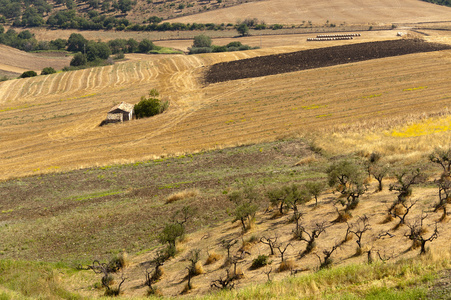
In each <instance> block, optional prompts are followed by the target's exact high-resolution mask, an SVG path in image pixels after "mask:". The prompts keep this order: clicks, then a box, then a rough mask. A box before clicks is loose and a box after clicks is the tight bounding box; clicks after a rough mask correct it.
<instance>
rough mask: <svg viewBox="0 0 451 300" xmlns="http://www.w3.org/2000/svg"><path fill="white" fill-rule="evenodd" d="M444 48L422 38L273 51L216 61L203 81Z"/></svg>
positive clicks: (239, 77) (324, 65)
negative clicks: (274, 52) (240, 58)
mask: <svg viewBox="0 0 451 300" xmlns="http://www.w3.org/2000/svg"><path fill="white" fill-rule="evenodd" d="M446 49H451V46H450V45H443V44H436V43H426V42H423V41H422V40H414V39H404V40H392V41H383V42H372V43H361V44H352V45H343V46H335V47H327V48H320V49H312V50H305V51H299V52H294V53H285V54H274V55H269V56H260V57H255V58H249V59H244V60H237V61H231V62H223V63H219V64H215V65H213V66H212V67H211V68H210V69H209V70H208V72H207V74H206V77H205V81H206V82H207V83H214V82H222V81H228V80H235V79H242V78H253V77H261V76H268V75H274V74H282V73H287V72H295V71H301V70H307V69H315V68H324V67H329V66H335V65H340V64H347V63H353V62H358V61H364V60H370V59H377V58H384V57H389V56H398V55H405V54H411V53H418V52H432V51H440V50H446Z"/></svg>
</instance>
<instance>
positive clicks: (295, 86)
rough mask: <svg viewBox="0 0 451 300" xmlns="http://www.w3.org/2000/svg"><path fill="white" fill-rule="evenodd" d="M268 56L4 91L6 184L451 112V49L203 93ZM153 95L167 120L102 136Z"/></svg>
mask: <svg viewBox="0 0 451 300" xmlns="http://www.w3.org/2000/svg"><path fill="white" fill-rule="evenodd" d="M441 38H442V39H443V37H441ZM314 47H318V44H317V45H316V46H314ZM292 49H293V47H290V50H292ZM273 51H280V49H274V50H273ZM262 53H264V54H268V50H252V51H246V52H234V53H221V54H204V55H194V56H183V55H176V56H172V57H164V58H159V57H156V56H150V57H149V59H146V60H144V59H142V60H139V61H133V62H124V63H118V64H115V65H112V66H107V67H100V68H93V69H86V70H80V71H73V72H65V73H59V74H53V75H50V76H39V77H35V78H28V79H22V80H11V81H7V82H3V83H1V84H0V99H1V102H0V122H1V126H2V131H3V134H2V136H1V140H0V143H1V147H0V149H1V150H0V157H1V159H2V165H1V170H0V171H1V174H2V175H1V178H2V179H6V178H10V177H15V176H23V175H30V174H36V173H46V172H54V171H62V170H68V169H74V168H83V167H87V166H95V165H105V164H114V163H122V162H132V161H137V160H146V159H151V158H156V157H160V156H165V155H175V154H180V153H186V152H193V151H194V152H196V151H202V150H205V149H212V148H222V147H227V146H234V145H240V144H243V143H255V142H259V141H269V140H274V139H275V138H280V137H286V136H293V135H303V134H305V133H311V132H312V130H313V132H315V131H318V130H321V131H328V130H330V129H332V128H338V127H340V126H343V125H349V124H355V123H358V122H361V121H363V120H364V121H365V122H371V121H377V120H381V119H382V120H384V121H383V123H384V124H387V123H390V120H396V119H397V118H400V119H401V120H402V119H403V118H405V116H407V115H413V116H418V115H421V114H428V113H436V112H442V111H444V109H445V108H446V107H448V105H449V97H450V94H451V90H450V89H449V84H448V81H447V80H448V78H449V75H450V74H449V70H450V68H448V65H449V64H451V52H450V51H449V50H444V51H437V52H431V53H416V54H409V55H404V56H399V57H387V58H383V59H376V60H369V61H364V62H358V63H350V64H345V65H338V66H331V67H326V68H320V69H311V70H304V71H297V72H291V73H285V74H278V75H272V76H266V77H258V78H251V79H241V80H234V81H228V82H223V83H217V84H210V85H207V86H204V85H203V84H202V83H201V82H202V81H203V79H202V78H203V76H204V75H203V74H204V73H205V72H204V71H205V70H206V69H207V67H208V66H210V65H212V64H214V63H218V62H223V61H230V60H236V59H243V58H249V57H253V56H258V55H261V54H262ZM151 88H156V89H157V90H159V91H160V93H161V95H162V97H163V99H165V100H169V101H170V109H169V111H168V112H166V113H164V114H162V115H159V116H156V117H153V118H149V119H142V120H134V121H132V122H128V123H123V124H119V125H111V126H106V127H99V126H98V125H99V124H100V122H101V121H102V120H103V119H104V118H105V116H106V112H107V111H108V110H109V108H111V107H112V106H113V105H114V104H116V103H118V102H120V101H128V102H130V103H137V102H138V101H139V99H140V97H141V96H143V95H146V94H147V93H148V91H149V90H150V89H151ZM398 123H399V122H398ZM398 123H397V122H396V121H393V124H398Z"/></svg>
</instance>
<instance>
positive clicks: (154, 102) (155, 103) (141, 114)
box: [135, 89, 169, 119]
mask: <svg viewBox="0 0 451 300" xmlns="http://www.w3.org/2000/svg"><path fill="white" fill-rule="evenodd" d="M158 95H159V94H158V92H157V90H155V89H152V90H151V91H150V92H149V98H146V97H144V96H142V97H141V101H139V103H138V104H136V105H135V115H136V118H137V119H140V118H148V117H152V116H155V115H158V114H161V113H162V112H164V111H165V110H166V109H167V108H168V107H169V102H168V101H163V102H162V101H161V100H160V99H158V98H157V97H158Z"/></svg>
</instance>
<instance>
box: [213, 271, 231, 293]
mask: <svg viewBox="0 0 451 300" xmlns="http://www.w3.org/2000/svg"><path fill="white" fill-rule="evenodd" d="M226 272H227V274H226V277H225V278H224V279H222V278H219V279H216V280H213V281H212V282H211V283H210V287H211V288H217V289H221V290H225V289H228V290H231V289H233V288H234V287H235V283H234V282H233V280H234V278H233V277H230V276H229V270H226Z"/></svg>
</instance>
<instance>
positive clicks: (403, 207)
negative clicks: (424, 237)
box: [388, 200, 418, 229]
mask: <svg viewBox="0 0 451 300" xmlns="http://www.w3.org/2000/svg"><path fill="white" fill-rule="evenodd" d="M417 201H418V200H415V201H410V203H406V201H404V202H401V203H398V205H396V206H395V207H394V209H393V210H389V212H388V213H389V214H390V215H391V216H392V217H394V218H398V219H399V223H398V224H397V225H396V226H395V227H394V229H398V228H399V227H401V226H402V225H404V224H405V223H406V216H407V214H408V213H409V212H410V210H411V209H412V207H413V206H414V205H415V204H416V203H417Z"/></svg>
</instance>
